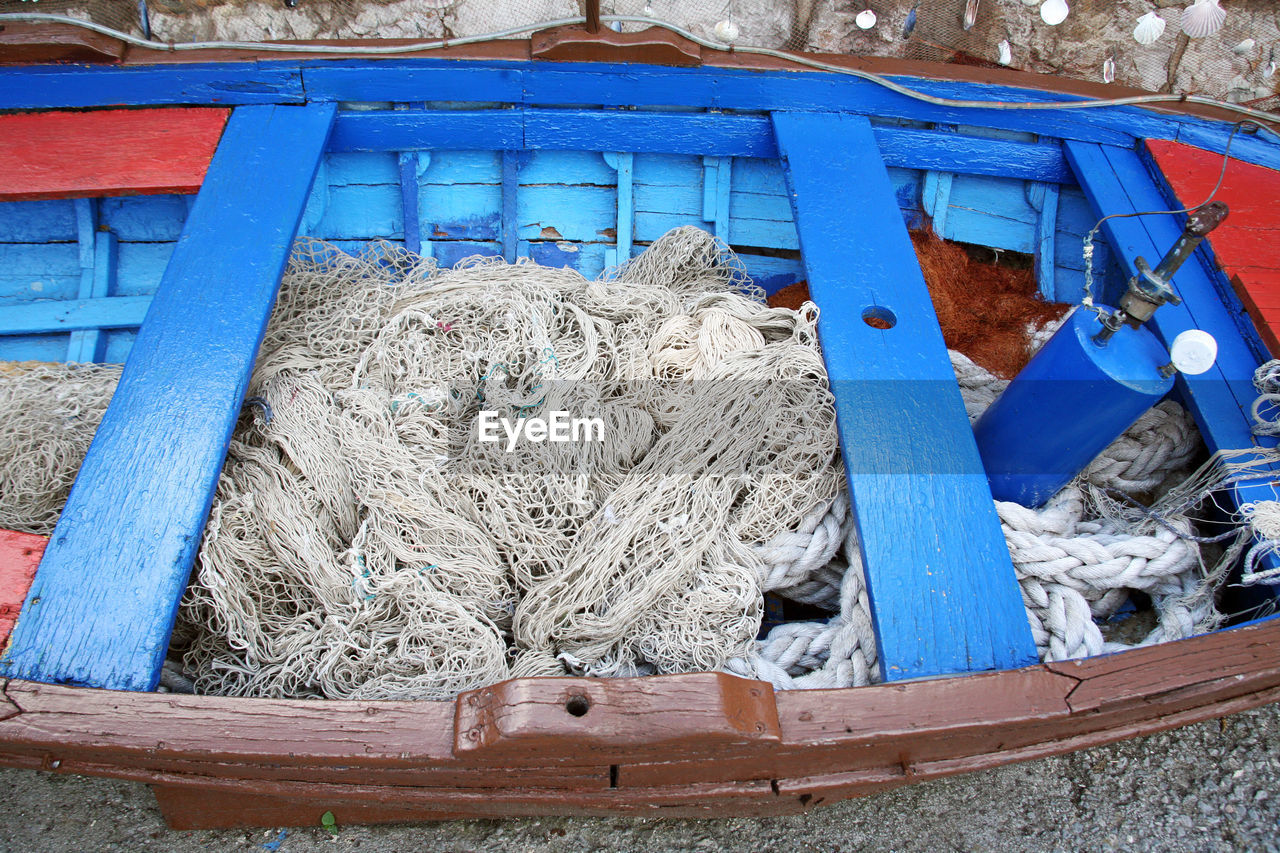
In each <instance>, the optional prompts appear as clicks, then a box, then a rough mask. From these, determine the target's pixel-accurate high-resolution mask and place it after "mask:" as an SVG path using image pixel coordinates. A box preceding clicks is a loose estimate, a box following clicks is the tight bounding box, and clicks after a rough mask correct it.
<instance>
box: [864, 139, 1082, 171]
mask: <svg viewBox="0 0 1280 853" xmlns="http://www.w3.org/2000/svg"><path fill="white" fill-rule="evenodd" d="M875 136H876V142H877V143H878V144H879V146H880V154H881V156H882V157H883V158H884V162H885V165H887V166H896V167H900V168H907V169H936V170H940V171H946V172H963V173H965V174H969V175H992V176H996V177H1005V178H1020V179H1023V180H1029V181H1046V182H1049V183H1065V182H1070V181H1071V180H1072V177H1071V170H1070V168H1069V167H1068V166H1067V161H1066V159H1065V158H1064V157H1063V156H1062V148H1061V146H1059V145H1057V144H1048V143H1040V142H1013V141H1008V140H1001V139H992V138H989V137H976V136H965V135H963V134H959V133H953V132H949V131H937V130H911V129H907V128H876V130H875Z"/></svg>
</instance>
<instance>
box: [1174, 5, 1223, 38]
mask: <svg viewBox="0 0 1280 853" xmlns="http://www.w3.org/2000/svg"><path fill="white" fill-rule="evenodd" d="M1226 17H1227V13H1226V12H1224V11H1223V10H1222V9H1221V8H1220V7H1219V6H1218V0H1196V4H1195V5H1194V6H1188V7H1187V8H1185V9H1183V10H1182V31H1183V32H1184V33H1186V34H1187V35H1189V36H1191V37H1192V38H1193V39H1198V38H1204V37H1205V36H1211V35H1213V34H1214V33H1216V32H1217V31H1218V30H1220V29H1222V22H1223V21H1224V20H1225V19H1226Z"/></svg>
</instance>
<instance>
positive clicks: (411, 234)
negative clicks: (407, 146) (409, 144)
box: [399, 153, 422, 254]
mask: <svg viewBox="0 0 1280 853" xmlns="http://www.w3.org/2000/svg"><path fill="white" fill-rule="evenodd" d="M399 167H400V206H401V211H402V222H403V232H404V247H405V248H406V249H408V250H409V251H410V252H413V253H414V254H418V253H419V252H421V251H422V237H421V235H420V234H419V231H418V229H419V224H418V223H419V219H418V155H417V154H416V153H405V154H401V155H400V157H399Z"/></svg>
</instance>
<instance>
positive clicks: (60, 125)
mask: <svg viewBox="0 0 1280 853" xmlns="http://www.w3.org/2000/svg"><path fill="white" fill-rule="evenodd" d="M229 114H230V110H226V109H215V108H189V107H171V108H158V109H138V110H92V111H89V112H74V113H73V112H40V113H17V114H13V115H5V116H0V163H3V164H4V168H3V169H0V201H17V200H23V199H40V198H83V197H93V196H111V195H135V194H141V195H146V194H152V193H170V192H176V193H191V192H195V191H196V190H198V189H199V188H200V184H201V182H202V181H203V180H204V173H205V171H206V170H207V169H208V168H209V161H210V159H212V157H213V151H214V149H215V148H216V147H217V146H218V139H219V138H220V137H221V136H222V128H223V126H224V125H225V124H226V122H227V116H228V115H229Z"/></svg>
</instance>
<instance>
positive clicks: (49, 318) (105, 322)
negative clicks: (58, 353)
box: [0, 296, 151, 335]
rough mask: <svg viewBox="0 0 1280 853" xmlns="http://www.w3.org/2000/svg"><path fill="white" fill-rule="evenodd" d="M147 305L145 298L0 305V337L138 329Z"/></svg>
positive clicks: (49, 300) (148, 303)
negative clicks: (85, 330) (93, 330)
mask: <svg viewBox="0 0 1280 853" xmlns="http://www.w3.org/2000/svg"><path fill="white" fill-rule="evenodd" d="M150 304H151V297H149V296H108V297H106V298H103V299H58V300H52V299H42V300H40V301H39V302H27V303H24V304H22V305H3V306H0V335H39V334H45V333H47V332H70V331H74V330H77V329H110V328H123V327H129V326H141V325H142V320H143V317H145V316H146V313H147V308H148V306H150Z"/></svg>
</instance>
